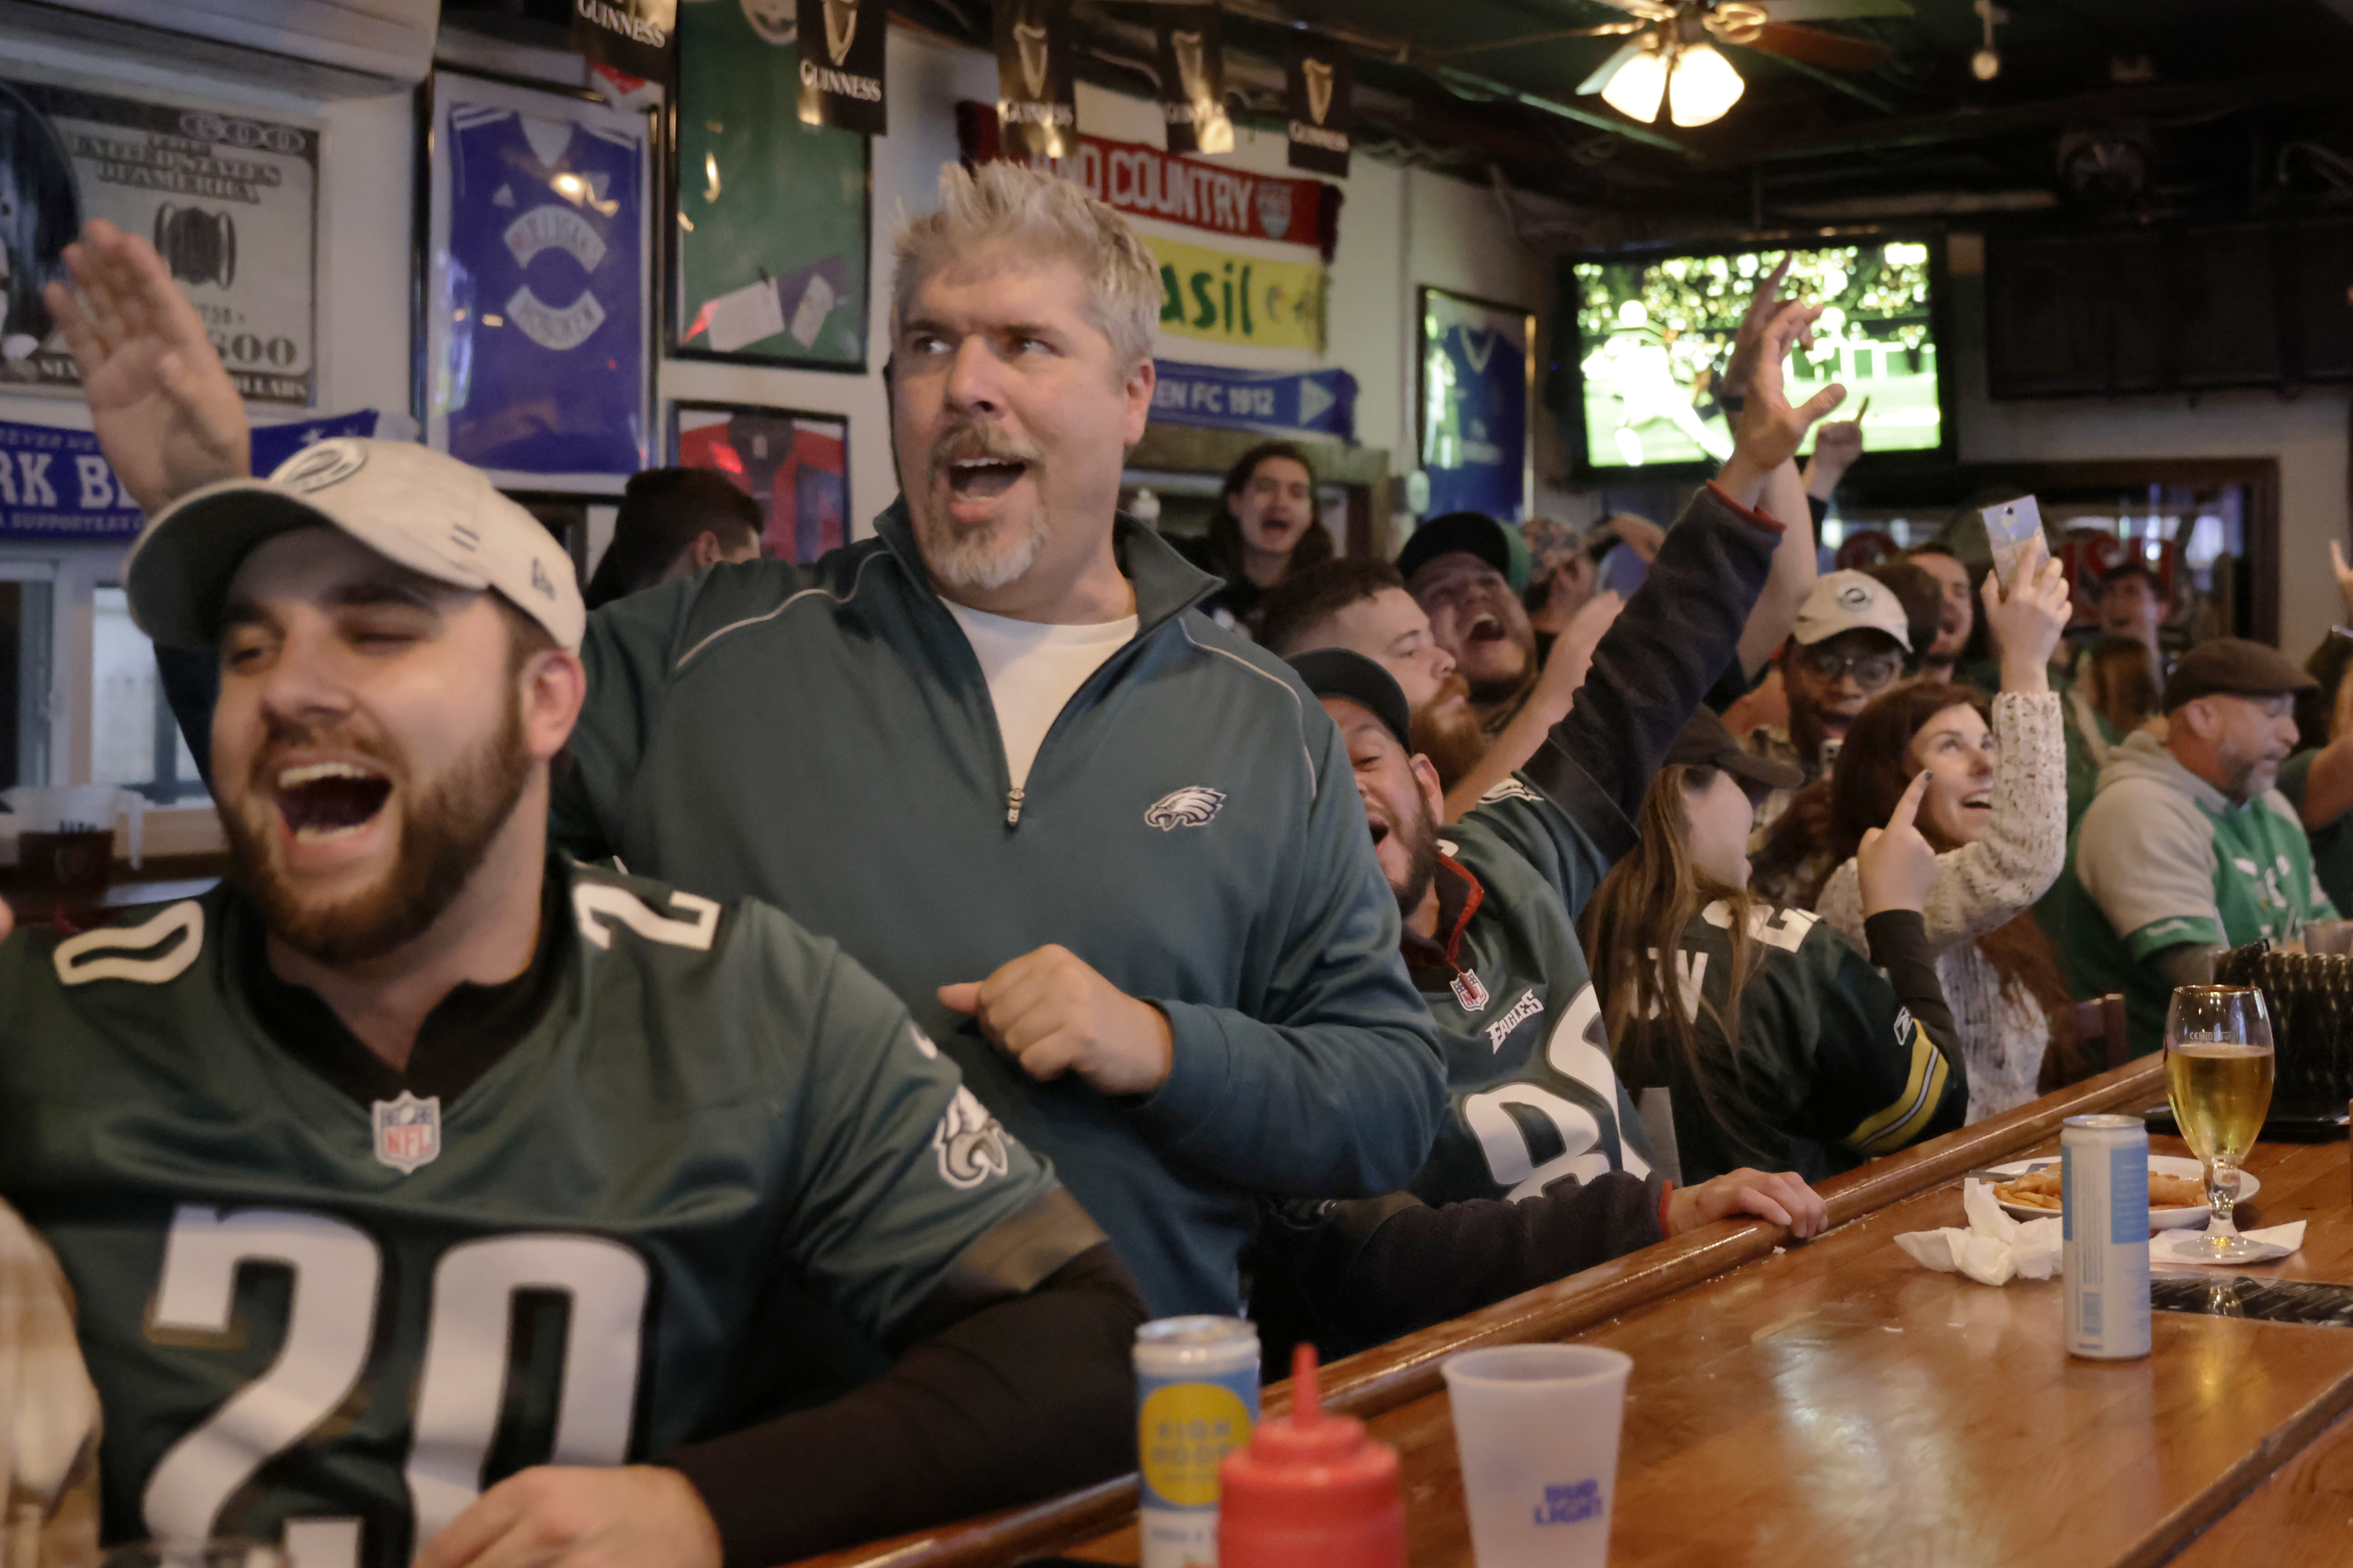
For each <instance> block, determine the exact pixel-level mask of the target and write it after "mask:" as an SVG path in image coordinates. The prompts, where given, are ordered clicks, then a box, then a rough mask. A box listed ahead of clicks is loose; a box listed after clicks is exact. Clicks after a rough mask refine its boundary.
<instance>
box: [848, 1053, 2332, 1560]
mask: <svg viewBox="0 0 2353 1568" xmlns="http://www.w3.org/2000/svg"><path fill="white" fill-rule="evenodd" d="M2163 1096H2164V1083H2163V1077H2162V1069H2161V1066H2160V1063H2159V1061H2158V1058H2154V1057H2151V1058H2142V1059H2141V1060H2139V1061H2137V1062H2134V1063H2130V1064H2127V1065H2126V1066H2125V1067H2123V1068H2117V1069H2116V1070H2115V1071H2113V1072H2110V1073H2107V1074H2105V1075H2103V1076H2102V1077H2100V1078H2096V1079H2091V1080H2089V1081H2087V1082H2086V1083H2084V1084H2081V1085H2078V1086H2076V1087H2075V1088H2074V1089H2069V1090H2065V1091H2063V1092H2062V1093H2060V1094H2056V1095H2052V1096H2049V1097H2046V1098H2045V1099H2044V1100H2038V1101H2036V1102H2035V1103H2034V1104H2032V1105H2030V1106H2025V1107H2021V1109H2020V1110H2015V1111H2012V1112H2010V1113H2008V1114H2007V1115H2004V1116H2002V1117H1999V1118H1995V1119H1992V1120H1989V1121H1985V1122H1982V1123H1979V1124H1978V1125H1977V1126H1975V1127H1970V1128H1966V1129H1964V1130H1963V1131H1959V1132H1957V1133H1954V1134H1952V1135H1950V1136H1949V1137H1947V1138H1942V1139H1938V1140H1936V1141H1935V1142H1933V1143H1929V1144H1924V1145H1922V1146H1921V1147H1919V1148H1917V1149H1915V1150H1910V1151H1907V1152H1904V1153H1902V1154H1899V1155H1896V1156H1894V1157H1893V1158H1891V1159H1888V1160H1883V1161H1879V1162H1875V1163H1873V1164H1871V1165H1869V1166H1867V1167H1865V1168H1864V1169H1862V1170H1860V1171H1856V1172H1852V1173H1849V1174H1847V1175H1845V1176H1842V1177H1840V1178H1838V1179H1836V1180H1835V1181H1833V1182H1831V1183H1829V1184H1825V1185H1824V1187H1823V1192H1824V1194H1825V1195H1826V1196H1827V1197H1829V1198H1830V1199H1831V1219H1832V1222H1833V1225H1834V1227H1835V1228H1833V1229H1832V1230H1831V1232H1830V1233H1829V1234H1828V1235H1826V1236H1824V1237H1820V1238H1818V1239H1817V1240H1815V1241H1814V1242H1812V1243H1810V1244H1806V1245H1802V1246H1789V1247H1784V1246H1783V1245H1781V1244H1782V1243H1784V1242H1786V1240H1787V1237H1786V1236H1784V1235H1783V1234H1782V1233H1780V1232H1778V1230H1776V1229H1775V1228H1773V1227H1771V1226H1765V1225H1762V1224H1761V1223H1744V1224H1739V1225H1733V1224H1725V1225H1718V1226H1709V1227H1707V1228H1706V1229H1705V1230H1704V1231H1700V1232H1694V1233H1692V1234H1691V1235H1689V1236H1685V1237H1677V1238H1676V1239H1675V1240H1673V1241H1671V1242H1665V1243H1662V1244H1661V1245H1659V1246H1657V1247H1650V1248H1647V1249H1645V1250H1644V1251H1642V1252H1640V1253H1636V1254H1634V1255H1632V1256H1630V1257H1628V1258H1620V1259H1618V1260H1617V1261H1616V1262H1614V1263H1611V1264H1609V1265H1607V1266H1605V1267H1603V1268H1597V1269H1590V1270H1588V1271H1587V1272H1585V1273H1583V1274H1580V1275H1577V1276H1575V1277H1573V1278H1572V1279H1567V1280H1563V1281H1561V1282H1559V1283H1558V1284H1556V1285H1553V1286H1550V1287H1547V1288H1546V1289H1542V1290H1537V1291H1533V1292H1530V1293H1529V1294H1528V1295H1526V1296H1523V1297H1519V1298H1516V1299H1515V1300H1512V1301H1508V1302H1504V1303H1502V1304H1500V1305H1498V1306H1496V1307H1493V1308H1489V1309H1487V1310H1484V1311H1482V1312H1478V1313H1474V1314H1472V1315H1471V1316H1469V1317H1466V1318H1462V1319H1460V1320H1458V1321H1454V1322H1451V1323H1448V1324H1443V1325H1440V1327H1438V1328H1435V1329H1431V1330H1428V1331H1424V1332H1422V1333H1419V1334H1416V1335H1412V1336H1409V1337H1408V1338H1406V1339H1404V1340H1400V1341H1398V1342H1396V1343H1395V1344H1392V1345H1388V1346H1384V1347H1382V1348H1380V1349H1379V1350H1377V1351H1372V1352H1366V1354H1364V1355H1361V1356H1356V1357H1352V1358H1350V1359H1349V1360H1347V1361H1345V1362H1341V1363H1335V1365H1334V1366H1333V1367H1332V1368H1331V1369H1329V1372H1330V1373H1331V1374H1332V1375H1331V1383H1332V1384H1333V1385H1334V1386H1335V1395H1334V1398H1333V1400H1332V1401H1331V1402H1332V1403H1334V1404H1337V1405H1342V1406H1344V1407H1345V1408H1347V1409H1349V1410H1350V1411H1351V1412H1352V1413H1354V1414H1356V1415H1363V1416H1366V1417H1367V1418H1369V1420H1370V1423H1371V1426H1372V1429H1373V1432H1374V1435H1375V1436H1377V1437H1379V1438H1381V1439H1382V1440H1383V1441H1386V1442H1388V1443H1391V1444H1393V1445H1395V1446H1396V1447H1398V1450H1399V1452H1400V1454H1401V1455H1402V1457H1403V1459H1404V1475H1405V1485H1406V1509H1407V1521H1408V1529H1409V1536H1410V1549H1411V1550H1410V1556H1411V1561H1412V1563H1413V1564H1414V1565H1415V1568H1470V1565H1471V1563H1472V1556H1471V1550H1470V1540H1469V1534H1468V1529H1467V1525H1466V1523H1465V1521H1464V1518H1463V1513H1462V1497H1461V1483H1460V1479H1459V1477H1458V1476H1457V1474H1456V1471H1455V1464H1456V1460H1455V1453H1454V1440H1453V1431H1452V1427H1451V1421H1450V1417H1449V1414H1448V1409H1447V1403H1446V1397H1445V1394H1444V1393H1443V1391H1442V1385H1441V1384H1440V1380H1439V1378H1438V1375H1437V1366H1438V1363H1440V1361H1442V1360H1443V1359H1444V1358H1445V1357H1446V1356H1448V1355H1451V1354H1452V1353H1454V1352H1456V1351H1458V1350H1461V1349H1466V1348H1470V1347H1472V1346H1474V1345H1492V1344H1504V1343H1514V1342H1529V1341H1538V1340H1562V1339H1573V1340H1576V1341H1577V1342H1581V1343H1588V1344H1599V1345H1609V1346H1612V1347H1614V1348H1617V1349H1620V1350H1623V1351H1625V1352H1628V1353H1629V1354H1630V1355H1631V1356H1632V1357H1633V1358H1634V1373H1633V1377H1632V1380H1631V1382H1630V1384H1629V1388H1628V1394H1627V1407H1626V1426H1625V1436H1624V1444H1623V1451H1622V1455H1621V1458H1620V1467H1619V1482H1618V1495H1617V1504H1616V1513H1615V1520H1614V1529H1613V1535H1612V1542H1611V1552H1610V1561H1611V1563H1613V1564H1616V1565H1617V1568H1638V1565H1650V1564H1667V1563H1705V1564H1709V1565H1710V1568H1715V1565H1719V1564H1721V1565H1725V1568H1736V1565H1742V1564H1755V1565H1757V1568H1846V1565H1868V1564H1878V1563H1890V1564H1894V1563H1903V1564H1914V1563H1918V1564H1935V1565H1938V1568H1944V1565H1952V1568H1977V1565H1984V1568H1995V1565H2001V1568H2009V1565H2011V1564H2043V1563H2048V1564H2051V1565H2052V1568H2060V1565H2065V1568H2127V1565H2139V1564H2155V1563H2166V1562H2168V1561H2170V1560H2173V1559H2174V1557H2175V1556H2176V1554H2177V1553H2183V1551H2184V1548H2185V1547H2189V1552H2187V1553H2186V1554H2183V1555H2181V1557H2180V1561H2181V1562H2182V1563H2185V1564H2195V1565H2198V1568H2222V1565H2224V1564H2239V1563H2255V1562H2257V1561H2258V1560H2259V1559H2260V1561H2261V1562H2262V1563H2263V1568H2278V1565H2279V1564H2282V1563H2291V1562H2303V1561H2313V1562H2317V1561H2338V1560H2343V1561H2348V1562H2353V1510H2348V1509H2347V1508H2345V1507H2342V1506H2339V1505H2340V1504H2341V1503H2342V1502H2344V1501H2345V1500H2347V1498H2348V1495H2353V1417H2348V1418H2347V1419H2346V1420H2345V1421H2342V1422H2339V1421H2338V1420H2337V1417H2338V1416H2339V1415H2341V1414H2343V1413H2344V1412H2346V1411H2347V1410H2348V1408H2353V1332H2347V1331H2343V1330H2338V1329H2332V1328H2315V1327H2304V1326H2298V1325H2289V1324H2279V1323H2265V1322H2251V1321H2243V1320H2235V1319H2227V1318H2206V1317H2197V1316H2189V1315H2184V1314H2179V1313H2173V1312H2159V1313H2157V1314H2156V1316H2155V1350H2154V1352H2153V1353H2152V1354H2151V1355H2150V1356H2148V1357H2147V1358H2146V1359H2143V1360H2140V1361H2136V1362H2124V1363H2100V1362H2088V1361H2075V1360H2071V1359H2070V1358H2069V1357H2068V1356H2067V1354H2066V1352H2065V1351H2064V1349H2063V1346H2062V1343H2061V1331H2060V1299H2061V1286H2060V1283H2059V1281H2058V1280H2057V1279H2052V1280H2049V1281H2041V1282H2038V1281H2030V1280H2014V1281H2012V1282H2011V1283H2010V1285H2008V1286H2006V1287H2004V1288H2002V1289H1990V1288H1989V1287H1986V1286H1983V1285H1978V1284H1977V1283H1975V1282H1973V1281H1970V1280H1968V1279H1962V1278H1961V1277H1959V1276H1957V1275H1947V1274H1937V1273H1934V1272H1932V1271H1930V1270H1928V1269H1926V1268H1922V1267H1920V1266H1919V1265H1917V1264H1915V1263H1914V1262H1913V1261H1912V1260H1911V1259H1910V1258H1908V1257H1906V1256H1905V1254H1904V1252H1903V1251H1902V1250H1901V1249H1900V1248H1898V1247H1896V1246H1895V1244H1894V1237H1895V1236H1896V1235H1897V1234H1898V1233H1900V1232H1904V1231H1912V1230H1925V1229H1932V1228H1935V1227H1936V1226H1945V1225H1956V1226H1957V1225H1961V1224H1963V1223H1965V1222H1964V1220H1963V1218H1962V1215H1961V1203H1960V1192H1959V1187H1958V1183H1957V1178H1958V1177H1959V1176H1960V1174H1961V1173H1963V1172H1964V1171H1967V1170H1970V1169H1974V1168H1977V1167H1978V1166H1981V1165H1984V1164H1987V1163H1993V1162H1996V1161H1999V1160H2002V1159H2008V1158H2017V1157H2021V1156H2023V1155H2026V1154H2030V1153H2034V1152H2043V1151H2048V1150H2052V1149H2055V1147H2056V1143H2057V1133H2058V1129H2059V1123H2060V1122H2061V1121H2062V1120H2063V1119H2064V1118H2065V1117H2067V1116H2071V1115H2077V1114H2081V1113H2083V1112H2085V1111H2088V1110H2108V1109H2121V1110H2139V1109H2142V1108H2144V1107H2147V1106H2148V1105H2150V1104H2153V1103H2156V1102H2158V1100H2162V1098H2163ZM2155 1142H2156V1148H2157V1150H2158V1152H2182V1150H2181V1146H2180V1145H2179V1143H2178V1142H2173V1141H2170V1140H2166V1139H2158V1140H2156V1141H2155ZM2249 1169H2250V1170H2251V1171H2253V1173H2255V1174H2256V1175H2257V1176H2258V1177H2259V1178H2260V1179H2261V1181H2262V1183H2263V1191H2262V1193H2261V1194H2260V1195H2259V1196H2258V1197H2257V1198H2256V1199H2255V1200H2254V1202H2253V1204H2252V1205H2250V1210H2251V1212H2249V1213H2248V1215H2246V1220H2247V1223H2248V1224H2249V1225H2258V1224H2260V1225H2275V1224H2281V1223H2284V1222H2286V1221H2291V1220H2296V1219H2303V1220H2306V1221H2308V1222H2309V1224H2308V1226H2307V1232H2306V1241H2305V1246H2304V1249H2303V1251H2302V1252H2300V1253H2298V1254H2297V1255H2295V1256H2294V1257H2292V1258H2287V1259H2285V1260H2284V1261H2282V1262H2280V1263H2277V1264H2274V1265H2270V1266H2268V1267H2266V1268H2249V1269H2244V1270H2242V1272H2246V1273H2273V1274H2278V1275H2281V1276H2284V1277H2288V1278H2306V1279H2335V1280H2344V1281H2353V1169H2348V1151H2347V1147H2346V1145H2345V1144H2344V1143H2342V1142H2336V1143H2328V1144H2319V1145H2304V1144H2273V1143H2266V1144H2263V1145H2260V1146H2259V1147H2258V1149H2257V1150H2256V1152H2255V1153H2254V1155H2253V1157H2252V1158H2251V1159H2250V1161H2249ZM1286 1395H1287V1391H1286V1390H1285V1389H1284V1388H1283V1387H1282V1385H1279V1384H1278V1385H1275V1386H1273V1387H1271V1388H1270V1389H1269V1390H1268V1397H1267V1405H1268V1407H1269V1409H1270V1410H1276V1409H1280V1408H1282V1407H1283V1406H1284V1405H1286V1404H1287V1397H1286ZM2332 1424H2333V1425H2332ZM2316 1440H2319V1441H2317V1442H2316ZM2307 1450H2309V1451H2310V1458H2306V1457H2305V1456H2306V1451H2307ZM2274 1478H2275V1479H2274ZM2267 1479H2270V1484H2269V1485H2268V1486H2267V1485H2266V1484H2265V1483H2266V1481H2267ZM2309 1503H2316V1504H2317V1507H2318V1508H2319V1509H2320V1510H2322V1512H2323V1514H2324V1517H2325V1518H2326V1519H2327V1520H2329V1521H2334V1525H2335V1529H2336V1531H2337V1534H2335V1535H2334V1537H2333V1538H2332V1539H2333V1541H2334V1542H2336V1543H2337V1544H2340V1545H2342V1546H2343V1547H2344V1550H2343V1551H2342V1552H2328V1553H2323V1554H2320V1555H2315V1554H2313V1553H2311V1552H2300V1551H2296V1550H2289V1551H2288V1552H2286V1553H2285V1555H2282V1554H2281V1552H2280V1551H2279V1549H2278V1548H2279V1546H2280V1545H2281V1544H2284V1541H2285V1539H2286V1538H2284V1537H2283V1538H2282V1541H2281V1542H2273V1540H2272V1537H2273V1535H2274V1527H2275V1526H2277V1525H2278V1523H2279V1521H2283V1520H2289V1519H2301V1518H2302V1517H2303V1516H2304V1515H2305V1514H2306V1513H2309V1512H2311V1511H2312V1510H2311V1509H2310V1508H2309V1507H2307V1506H2306V1505H2307V1504H2309ZM2242 1505H2243V1506H2242ZM1133 1510H1134V1479H1133V1478H1132V1477H1130V1478H1127V1479H1124V1480H1123V1481H1119V1482H1110V1483H1105V1484H1104V1485H1103V1486H1102V1487H1098V1488H1095V1489H1092V1490H1091V1491H1088V1492H1084V1493H1079V1494H1075V1495H1073V1496H1071V1497H1068V1498H1062V1499H1057V1500H1052V1501H1050V1502H1047V1503H1042V1504H1039V1505H1036V1506H1034V1507H1031V1508H1028V1509H1022V1510H1012V1511H1010V1512H1008V1513H1005V1514H1000V1515H997V1516H993V1517H992V1518H990V1519H987V1520H979V1521H968V1522H966V1523H965V1524H961V1525H956V1526H953V1527H948V1528H944V1529H941V1530H937V1531H926V1532H923V1533H922V1534H919V1535H915V1536H910V1537H905V1538H902V1539H901V1540H898V1541H893V1542H878V1543H876V1544H875V1545H872V1546H869V1547H865V1548H860V1549H859V1550H856V1551H852V1552H840V1553H836V1554H834V1555H832V1556H829V1557H826V1558H822V1559H817V1560H814V1561H813V1563H812V1568H815V1565H816V1564H818V1563H821V1564H823V1565H824V1568H851V1565H853V1564H855V1565H861V1568H865V1565H872V1568H880V1565H881V1564H885V1563H887V1564H890V1565H891V1568H916V1565H918V1564H920V1565H923V1568H945V1565H948V1564H959V1565H960V1564H997V1563H1018V1562H1022V1561H1026V1560H1029V1559H1031V1558H1035V1557H1039V1556H1043V1555H1049V1554H1051V1553H1055V1552H1061V1553H1065V1554H1068V1555H1070V1556H1073V1557H1078V1558H1082V1559H1086V1560H1091V1561H1098V1562H1105V1563H1134V1562H1135V1561H1136V1560H1137V1559H1136V1555H1135V1538H1134V1528H1133V1524H1132V1520H1133ZM2233 1510H2237V1511H2235V1512H2234V1511H2233ZM2217 1521H2221V1523H2219V1524H2218V1523H2217ZM2210 1526H2212V1527H2213V1529H2212V1530H2211V1534H2210V1535H2209V1537H2208V1539H2206V1540H2203V1541H2200V1540H2199V1539H2198V1538H2199V1536H2200V1532H2201V1531H2208V1529H2209V1527H2210ZM2315 1528H2317V1526H2315ZM2317 1539H2318V1538H2317V1537H2314V1538H2313V1540H2314V1541H2317ZM2193 1542H2195V1544H2194V1545H2193V1544H2192V1543H2193Z"/></svg>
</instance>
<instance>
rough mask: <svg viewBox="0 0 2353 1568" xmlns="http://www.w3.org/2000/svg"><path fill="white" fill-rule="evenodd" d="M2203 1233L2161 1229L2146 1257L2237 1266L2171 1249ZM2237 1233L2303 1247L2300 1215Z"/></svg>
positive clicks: (2289, 1247) (2293, 1248)
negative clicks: (2179, 1241)
mask: <svg viewBox="0 0 2353 1568" xmlns="http://www.w3.org/2000/svg"><path fill="white" fill-rule="evenodd" d="M2205 1234H2206V1233H2205V1232H2204V1231H2202V1230H2160V1231H2158V1233H2157V1235H2156V1236H2154V1237H2151V1238H2150V1239H2149V1244H2148V1257H2149V1261H2150V1262H2152V1263H2195V1264H2198V1265H2200V1267H2202V1268H2227V1267H2236V1265H2226V1264H2223V1263H2221V1262H2220V1261H2218V1260H2217V1259H2215V1258H2199V1257H2195V1256H2193V1255H2192V1254H2190V1253H2189V1252H2178V1251H2176V1250H2175V1249H2174V1243H2175V1242H2176V1241H2178V1240H2187V1239H2189V1238H2191V1237H2200V1236H2203V1235H2205ZM2239 1234H2240V1235H2241V1236H2243V1237H2246V1238H2247V1239H2248V1240H2249V1241H2267V1242H2269V1243H2271V1244H2272V1245H2273V1246H2274V1247H2285V1248H2286V1249H2287V1253H2286V1254H2283V1255H2282V1256H2287V1255H2288V1254H2293V1253H2295V1252H2299V1251H2301V1250H2303V1247H2304V1221H2302V1220H2300V1219H2299V1220H2293V1221H2290V1222H2289V1223H2288V1224H2286V1225H2274V1226H2265V1227H2263V1229H2262V1230H2242V1231H2241V1232H2240V1233H2239ZM1896 1239H1898V1240H1899V1241H1900V1240H1902V1239H1903V1238H1902V1237H1897V1238H1896ZM2258 1261H2261V1262H2265V1263H2276V1262H2278V1261H2279V1259H2278V1258H2262V1259H2258Z"/></svg>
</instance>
